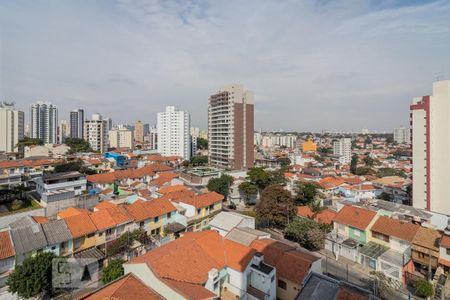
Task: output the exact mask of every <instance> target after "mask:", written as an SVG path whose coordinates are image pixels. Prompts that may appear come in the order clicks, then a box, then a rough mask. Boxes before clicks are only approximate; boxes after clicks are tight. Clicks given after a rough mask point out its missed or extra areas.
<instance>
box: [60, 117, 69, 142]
mask: <svg viewBox="0 0 450 300" xmlns="http://www.w3.org/2000/svg"><path fill="white" fill-rule="evenodd" d="M69 134H70V127H69V124H67V121H66V120H61V121H59V124H58V144H63V143H64V140H65V139H66V137H68V136H70V135H69Z"/></svg>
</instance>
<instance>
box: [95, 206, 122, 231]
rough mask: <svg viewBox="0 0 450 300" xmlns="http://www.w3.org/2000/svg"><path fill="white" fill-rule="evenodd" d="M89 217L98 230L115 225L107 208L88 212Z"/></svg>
mask: <svg viewBox="0 0 450 300" xmlns="http://www.w3.org/2000/svg"><path fill="white" fill-rule="evenodd" d="M90 218H91V220H92V222H93V223H94V225H95V227H97V229H98V230H105V229H108V228H112V227H115V226H116V222H115V221H114V219H113V218H112V217H111V215H110V214H109V213H108V211H107V210H105V209H103V210H99V211H96V212H93V213H92V214H90Z"/></svg>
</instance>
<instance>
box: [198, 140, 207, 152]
mask: <svg viewBox="0 0 450 300" xmlns="http://www.w3.org/2000/svg"><path fill="white" fill-rule="evenodd" d="M197 149H200V150H206V149H208V140H207V139H204V138H201V137H198V138H197Z"/></svg>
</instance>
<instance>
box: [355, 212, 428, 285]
mask: <svg viewBox="0 0 450 300" xmlns="http://www.w3.org/2000/svg"><path fill="white" fill-rule="evenodd" d="M419 227H420V226H419V225H416V224H413V223H410V222H407V221H404V220H399V219H394V218H389V217H385V216H381V217H379V218H378V219H377V221H376V222H375V223H374V224H373V226H372V228H371V232H372V235H371V239H370V242H369V243H367V244H366V245H364V246H363V247H362V248H361V249H360V250H359V251H360V254H359V263H360V264H362V265H365V266H367V267H369V268H372V269H374V270H375V271H381V272H383V273H384V274H385V275H386V276H388V277H390V278H392V279H395V280H397V281H399V282H403V281H404V276H403V274H404V273H405V272H412V271H413V269H414V268H413V263H412V261H411V242H412V240H413V239H414V237H415V235H416V233H417V231H418V230H419Z"/></svg>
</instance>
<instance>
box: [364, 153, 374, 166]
mask: <svg viewBox="0 0 450 300" xmlns="http://www.w3.org/2000/svg"><path fill="white" fill-rule="evenodd" d="M363 161H364V163H365V164H366V166H367V167H372V166H373V164H374V162H375V161H374V159H373V158H372V157H370V156H369V155H366V156H365V157H364V159H363Z"/></svg>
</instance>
